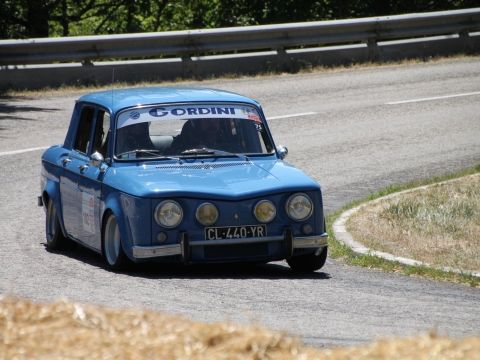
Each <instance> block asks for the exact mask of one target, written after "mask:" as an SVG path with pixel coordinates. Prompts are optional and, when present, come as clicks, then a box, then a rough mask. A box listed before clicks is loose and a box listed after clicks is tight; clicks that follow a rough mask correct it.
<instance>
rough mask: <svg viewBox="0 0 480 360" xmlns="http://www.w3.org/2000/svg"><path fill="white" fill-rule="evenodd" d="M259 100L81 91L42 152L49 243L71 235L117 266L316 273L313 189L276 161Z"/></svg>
mask: <svg viewBox="0 0 480 360" xmlns="http://www.w3.org/2000/svg"><path fill="white" fill-rule="evenodd" d="M286 154H287V149H286V148H285V147H282V146H278V147H275V145H274V142H273V139H272V136H271V133H270V131H269V128H268V125H267V122H266V120H265V116H264V114H263V112H262V109H261V107H260V105H259V104H258V103H257V102H256V101H254V100H252V99H249V98H247V97H244V96H241V95H238V94H234V93H230V92H226V91H219V90H212V89H196V88H167V87H164V88H162V87H151V88H134V89H118V90H108V91H102V92H96V93H91V94H87V95H85V96H82V97H81V98H80V99H79V100H78V101H77V102H76V105H75V108H74V110H73V115H72V119H71V122H70V127H69V129H68V132H67V135H66V138H65V141H64V143H63V145H57V146H53V147H51V148H49V149H48V150H46V151H45V153H44V154H43V156H42V175H41V196H40V197H39V205H40V206H43V207H44V209H45V212H46V239H47V244H46V246H47V248H48V249H59V248H61V247H63V246H65V245H66V244H68V242H71V241H72V240H73V241H75V242H77V243H80V244H81V245H84V246H86V247H88V248H90V249H92V250H94V251H96V252H98V253H100V254H102V255H103V257H104V258H105V261H106V263H107V265H108V267H110V268H111V269H113V270H118V269H121V268H123V267H124V266H125V265H126V264H127V263H129V262H142V261H178V262H184V263H226V262H253V263H266V262H269V261H275V260H283V259H286V260H287V262H288V264H289V265H290V267H291V268H292V269H293V270H296V271H302V272H309V271H315V270H318V269H320V268H321V267H322V266H323V265H324V264H325V261H326V258H327V233H326V229H325V218H324V213H323V204H322V194H321V190H320V186H319V185H318V184H317V183H316V182H315V181H313V180H312V179H310V178H309V177H308V176H306V175H305V174H304V173H303V172H301V171H300V170H298V169H296V168H295V167H293V166H291V165H289V164H287V163H285V162H284V161H283V159H284V157H285V156H286Z"/></svg>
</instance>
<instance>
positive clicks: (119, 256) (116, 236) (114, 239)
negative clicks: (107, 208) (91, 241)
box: [102, 214, 128, 270]
mask: <svg viewBox="0 0 480 360" xmlns="http://www.w3.org/2000/svg"><path fill="white" fill-rule="evenodd" d="M102 247H103V256H104V258H105V261H106V262H107V265H108V266H109V267H110V268H111V269H113V270H121V269H123V268H124V267H125V266H126V264H127V260H128V259H127V256H126V255H125V253H124V252H123V248H122V239H121V237H120V230H119V228H118V224H117V220H116V219H115V216H114V215H113V214H110V215H108V218H107V221H106V222H105V226H104V229H103V243H102Z"/></svg>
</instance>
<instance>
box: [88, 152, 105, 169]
mask: <svg viewBox="0 0 480 360" xmlns="http://www.w3.org/2000/svg"><path fill="white" fill-rule="evenodd" d="M104 161H105V159H104V158H103V155H102V154H100V153H99V152H98V151H95V152H94V153H93V154H92V155H91V156H90V165H92V166H95V167H97V168H100V167H101V166H102V164H103V162H104Z"/></svg>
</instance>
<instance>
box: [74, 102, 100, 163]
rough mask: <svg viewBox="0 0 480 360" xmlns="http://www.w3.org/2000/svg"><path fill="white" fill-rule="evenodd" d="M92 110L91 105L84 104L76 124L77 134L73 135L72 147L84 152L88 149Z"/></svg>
mask: <svg viewBox="0 0 480 360" xmlns="http://www.w3.org/2000/svg"><path fill="white" fill-rule="evenodd" d="M94 112H95V111H94V109H93V108H92V107H89V106H85V107H84V108H83V109H82V113H81V114H80V122H79V124H78V128H77V136H76V137H75V144H74V146H73V148H74V149H75V150H78V151H80V152H82V153H84V154H86V153H87V151H88V145H89V140H90V130H91V128H92V122H93V114H94Z"/></svg>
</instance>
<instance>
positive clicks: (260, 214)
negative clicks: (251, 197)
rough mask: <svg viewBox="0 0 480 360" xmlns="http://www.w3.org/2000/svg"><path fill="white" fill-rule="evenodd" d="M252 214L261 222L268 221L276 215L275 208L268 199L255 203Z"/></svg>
mask: <svg viewBox="0 0 480 360" xmlns="http://www.w3.org/2000/svg"><path fill="white" fill-rule="evenodd" d="M253 214H254V215H255V217H256V218H257V220H258V221H260V222H262V223H269V222H270V221H272V220H273V219H274V218H275V215H277V209H276V208H275V205H273V203H272V202H271V201H270V200H261V201H259V202H258V203H257V205H255V208H254V209H253Z"/></svg>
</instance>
